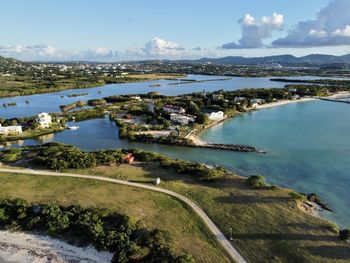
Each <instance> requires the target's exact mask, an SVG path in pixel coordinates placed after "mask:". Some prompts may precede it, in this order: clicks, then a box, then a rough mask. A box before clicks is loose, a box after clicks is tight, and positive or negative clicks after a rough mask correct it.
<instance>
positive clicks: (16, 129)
mask: <svg viewBox="0 0 350 263" xmlns="http://www.w3.org/2000/svg"><path fill="white" fill-rule="evenodd" d="M20 133H22V126H6V127H3V126H2V125H1V124H0V135H3V136H8V135H17V134H20Z"/></svg>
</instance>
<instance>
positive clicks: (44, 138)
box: [36, 133, 55, 144]
mask: <svg viewBox="0 0 350 263" xmlns="http://www.w3.org/2000/svg"><path fill="white" fill-rule="evenodd" d="M54 139H55V135H54V134H53V133H50V134H46V135H41V136H39V137H38V138H37V139H36V140H37V141H38V143H39V144H44V143H48V142H53V141H54Z"/></svg>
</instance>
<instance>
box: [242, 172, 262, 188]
mask: <svg viewBox="0 0 350 263" xmlns="http://www.w3.org/2000/svg"><path fill="white" fill-rule="evenodd" d="M246 185H248V186H252V187H263V186H266V182H265V178H264V176H262V175H251V176H249V177H248V178H247V180H246Z"/></svg>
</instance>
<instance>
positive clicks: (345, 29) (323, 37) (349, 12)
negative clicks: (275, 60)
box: [272, 0, 350, 47]
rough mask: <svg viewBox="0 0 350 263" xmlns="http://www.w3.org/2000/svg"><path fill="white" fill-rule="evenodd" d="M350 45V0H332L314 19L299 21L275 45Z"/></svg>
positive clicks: (273, 44)
mask: <svg viewBox="0 0 350 263" xmlns="http://www.w3.org/2000/svg"><path fill="white" fill-rule="evenodd" d="M340 45H350V1H349V0H330V1H329V3H328V5H327V6H326V7H324V8H323V9H321V10H320V11H319V12H318V13H317V16H316V19H314V20H307V21H302V22H299V23H298V24H297V25H296V26H295V27H294V28H292V29H291V30H289V32H288V35H287V36H286V37H284V38H280V39H277V40H275V41H273V42H272V46H274V47H318V46H340Z"/></svg>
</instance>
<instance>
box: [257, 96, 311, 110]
mask: <svg viewBox="0 0 350 263" xmlns="http://www.w3.org/2000/svg"><path fill="white" fill-rule="evenodd" d="M314 100H316V99H315V98H301V99H299V100H283V101H277V102H271V103H266V104H262V105H258V106H256V107H255V109H257V110H260V109H266V108H272V107H277V106H283V105H287V104H291V103H300V102H307V101H314Z"/></svg>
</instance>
